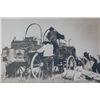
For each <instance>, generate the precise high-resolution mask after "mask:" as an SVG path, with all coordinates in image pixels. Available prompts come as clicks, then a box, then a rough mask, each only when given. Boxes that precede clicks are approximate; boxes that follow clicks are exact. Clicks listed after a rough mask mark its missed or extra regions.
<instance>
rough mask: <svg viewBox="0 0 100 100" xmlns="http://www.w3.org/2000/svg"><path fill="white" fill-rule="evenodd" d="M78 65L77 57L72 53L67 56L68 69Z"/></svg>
mask: <svg viewBox="0 0 100 100" xmlns="http://www.w3.org/2000/svg"><path fill="white" fill-rule="evenodd" d="M75 67H76V60H75V58H74V57H73V56H72V55H71V56H69V57H68V58H67V62H66V69H72V70H74V68H75Z"/></svg>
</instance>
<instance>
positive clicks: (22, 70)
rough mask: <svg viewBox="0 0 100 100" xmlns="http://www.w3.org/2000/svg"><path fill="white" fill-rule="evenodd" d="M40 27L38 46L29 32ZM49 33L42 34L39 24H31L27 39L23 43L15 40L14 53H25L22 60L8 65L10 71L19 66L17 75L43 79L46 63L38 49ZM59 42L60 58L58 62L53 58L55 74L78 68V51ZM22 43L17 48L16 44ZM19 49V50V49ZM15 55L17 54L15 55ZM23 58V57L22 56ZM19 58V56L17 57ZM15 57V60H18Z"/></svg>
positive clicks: (65, 43) (15, 71) (13, 44)
mask: <svg viewBox="0 0 100 100" xmlns="http://www.w3.org/2000/svg"><path fill="white" fill-rule="evenodd" d="M34 25H36V26H38V27H39V29H40V36H41V38H40V44H37V40H36V39H35V40H34V42H33V40H32V39H33V38H32V37H31V38H29V37H27V33H28V30H29V28H30V27H31V26H34ZM47 33H48V30H46V31H45V32H44V34H42V28H41V26H40V25H39V24H37V23H32V24H30V25H29V26H28V27H27V29H26V32H25V39H24V40H23V41H20V42H19V41H17V42H16V41H15V40H13V41H12V42H13V43H12V45H11V48H12V49H14V51H18V50H19V51H20V52H18V53H19V55H20V54H21V51H24V52H23V57H22V59H23V60H22V59H21V60H20V59H19V60H18V59H17V60H16V59H15V61H14V62H13V63H10V64H8V66H9V67H8V69H9V68H10V67H11V65H12V64H15V65H12V66H13V68H14V66H17V68H16V70H14V73H15V75H17V73H18V74H19V75H21V76H24V75H31V76H32V77H34V78H36V79H40V78H42V77H43V66H44V63H43V61H42V59H43V54H42V53H38V52H37V49H39V48H41V47H42V43H43V42H44V41H45V37H46V35H47ZM58 41H59V57H58V62H56V61H55V55H54V57H53V60H52V71H53V73H55V72H56V68H58V71H61V68H62V69H63V71H65V70H67V69H72V70H74V68H75V67H76V60H75V58H76V49H75V48H74V47H73V46H70V45H67V42H66V41H65V40H63V41H64V42H63V43H62V42H61V41H60V39H59V40H58ZM16 43H17V44H18V45H19V43H20V45H19V46H18V47H17V46H16V45H15V44H16ZM17 48H18V49H17ZM14 55H15V54H14ZM20 56H21V55H20ZM16 57H17V56H16ZM16 57H15V58H16Z"/></svg>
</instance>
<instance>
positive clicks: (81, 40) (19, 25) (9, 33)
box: [1, 18, 100, 56]
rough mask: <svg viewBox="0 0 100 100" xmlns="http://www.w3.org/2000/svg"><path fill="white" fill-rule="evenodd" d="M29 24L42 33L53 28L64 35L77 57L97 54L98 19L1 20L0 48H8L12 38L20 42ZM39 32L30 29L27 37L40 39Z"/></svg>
mask: <svg viewBox="0 0 100 100" xmlns="http://www.w3.org/2000/svg"><path fill="white" fill-rule="evenodd" d="M31 23H38V24H39V25H40V26H41V28H42V32H43V33H44V32H45V30H46V29H48V28H49V27H51V26H52V27H54V28H55V29H56V30H57V31H58V32H60V33H61V34H64V35H65V37H66V40H67V41H68V39H70V38H71V39H72V40H71V45H72V46H74V47H75V48H76V51H77V55H78V56H82V55H83V52H85V51H87V52H90V53H91V54H92V55H94V56H96V55H97V54H98V53H99V48H100V47H99V42H100V41H99V40H100V39H99V37H100V36H99V35H100V33H99V19H97V18H2V23H1V25H2V48H3V47H5V46H8V47H9V48H10V44H11V41H12V39H13V38H14V37H16V39H17V40H22V39H23V38H24V36H25V31H26V28H27V27H28V25H29V24H31ZM40 35H41V34H40V30H39V28H38V27H37V26H32V27H30V29H29V31H28V34H27V36H35V37H38V38H40Z"/></svg>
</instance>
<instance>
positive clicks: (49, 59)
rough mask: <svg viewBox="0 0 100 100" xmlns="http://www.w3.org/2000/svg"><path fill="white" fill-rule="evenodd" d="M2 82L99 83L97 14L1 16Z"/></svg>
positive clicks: (99, 21) (99, 31) (99, 46)
mask: <svg viewBox="0 0 100 100" xmlns="http://www.w3.org/2000/svg"><path fill="white" fill-rule="evenodd" d="M1 33H2V41H1V46H2V54H1V58H2V60H1V82H2V83H99V82H100V18H49V17H47V18H38V17H37V18H34V17H33V18H31V17H30V18H28V17H27V18H24V17H23V18H13V17H12V18H1Z"/></svg>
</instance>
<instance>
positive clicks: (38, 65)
mask: <svg viewBox="0 0 100 100" xmlns="http://www.w3.org/2000/svg"><path fill="white" fill-rule="evenodd" d="M42 68H43V62H42V61H41V59H40V55H39V54H38V53H36V54H35V55H34V56H33V58H32V61H31V74H32V76H33V77H34V78H35V79H40V78H42V77H43V71H42Z"/></svg>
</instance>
